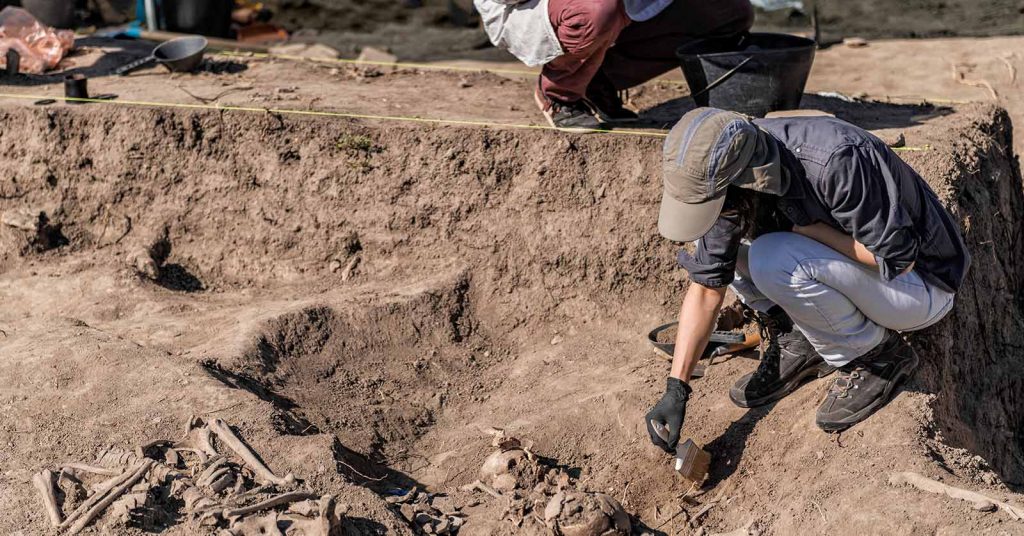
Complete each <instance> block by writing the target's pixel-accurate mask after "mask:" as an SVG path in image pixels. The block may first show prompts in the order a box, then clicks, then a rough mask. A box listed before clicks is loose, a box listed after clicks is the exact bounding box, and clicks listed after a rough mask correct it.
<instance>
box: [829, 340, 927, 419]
mask: <svg viewBox="0 0 1024 536" xmlns="http://www.w3.org/2000/svg"><path fill="white" fill-rule="evenodd" d="M911 352H913V353H912V354H911V355H912V356H913V360H912V361H911V362H909V364H908V366H905V367H903V369H901V370H900V371H899V372H898V373H897V374H896V378H894V379H893V381H891V382H889V385H887V386H886V387H885V391H883V392H882V396H880V397H878V398H877V399H876V400H875V401H874V402H872V403H871V404H868V405H867V406H865V407H864V409H862V410H860V411H858V412H857V413H854V414H853V415H850V416H849V417H846V418H844V419H839V420H837V421H831V422H824V423H823V422H817V423H816V424H817V425H818V428H821V429H822V430H824V431H826V432H842V431H843V430H846V429H848V428H850V427H851V426H853V425H855V424H857V423H859V422H862V421H864V420H865V419H867V418H868V417H870V416H871V415H872V414H874V413H875V412H876V411H878V410H880V409H882V406H884V405H886V404H888V403H889V402H890V401H892V399H893V396H894V395H895V392H896V387H898V386H899V385H901V384H902V383H903V382H904V381H906V380H907V379H908V378H910V376H911V375H912V374H913V373H914V371H915V370H917V365H918V362H919V359H918V357H917V352H914V351H913V350H911Z"/></svg>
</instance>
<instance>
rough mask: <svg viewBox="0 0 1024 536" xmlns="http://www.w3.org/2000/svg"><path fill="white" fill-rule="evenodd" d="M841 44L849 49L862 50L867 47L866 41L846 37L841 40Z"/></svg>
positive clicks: (859, 38) (861, 38) (860, 38)
mask: <svg viewBox="0 0 1024 536" xmlns="http://www.w3.org/2000/svg"><path fill="white" fill-rule="evenodd" d="M843 44H844V45H846V46H848V47H850V48H862V47H866V46H868V40H867V39H864V38H863V37H847V38H846V39H843Z"/></svg>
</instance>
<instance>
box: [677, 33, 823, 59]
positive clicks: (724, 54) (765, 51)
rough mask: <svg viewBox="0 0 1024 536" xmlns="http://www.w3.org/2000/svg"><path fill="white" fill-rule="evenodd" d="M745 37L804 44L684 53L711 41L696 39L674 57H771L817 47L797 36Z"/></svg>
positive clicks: (807, 39)
mask: <svg viewBox="0 0 1024 536" xmlns="http://www.w3.org/2000/svg"><path fill="white" fill-rule="evenodd" d="M747 35H749V36H755V35H779V36H785V37H787V38H792V39H796V40H800V41H804V42H805V43H806V44H804V45H793V46H787V47H783V48H762V49H759V50H755V51H751V52H746V51H743V50H728V51H725V52H705V53H695V52H684V50H685V49H687V48H690V47H694V46H696V45H699V44H702V43H705V42H707V41H709V40H711V39H698V40H697V41H692V42H689V43H686V44H685V45H682V46H680V47H679V48H677V49H676V57H677V58H679V59H680V60H699V59H701V58H720V57H727V56H750V55H758V56H767V55H771V54H783V53H787V54H788V53H792V52H797V51H801V50H807V49H808V48H812V47H817V46H818V42H817V41H815V40H814V39H810V38H808V37H801V36H799V35H791V34H783V33H774V32H752V33H749V34H747Z"/></svg>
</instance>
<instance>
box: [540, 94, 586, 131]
mask: <svg viewBox="0 0 1024 536" xmlns="http://www.w3.org/2000/svg"><path fill="white" fill-rule="evenodd" d="M533 96H534V98H535V99H536V101H537V106H539V107H540V111H542V112H544V117H545V118H547V120H548V123H549V124H550V125H551V126H553V127H555V128H557V129H558V130H564V131H566V132H593V131H595V130H600V129H601V128H602V125H601V122H600V121H598V120H597V117H594V113H593V112H592V111H591V110H590V107H589V106H587V103H586V102H584V101H582V100H579V101H576V102H561V101H557V100H554V99H551V98H549V97H547V96H546V95H544V93H542V92H541V90H540V88H537V90H536V91H535V92H534V94H533Z"/></svg>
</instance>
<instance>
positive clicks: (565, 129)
mask: <svg viewBox="0 0 1024 536" xmlns="http://www.w3.org/2000/svg"><path fill="white" fill-rule="evenodd" d="M533 100H534V102H536V103H537V106H538V107H539V108H540V113H542V114H544V119H546V120H547V122H548V124H549V125H551V128H554V129H555V130H559V131H561V132H575V133H578V134H590V133H594V132H600V131H601V129H600V128H588V127H560V126H558V125H556V124H555V120H554V119H552V118H551V113H550V112H548V110H547V108H546V107H545V105H544V104H545V103H544V101H542V100H540V95H539V94H538V93H537V92H536V91H534V92H533Z"/></svg>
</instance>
